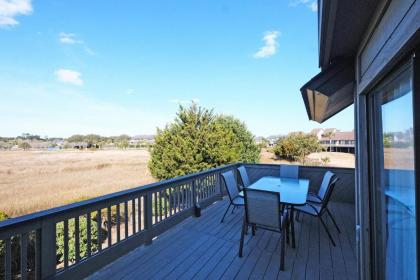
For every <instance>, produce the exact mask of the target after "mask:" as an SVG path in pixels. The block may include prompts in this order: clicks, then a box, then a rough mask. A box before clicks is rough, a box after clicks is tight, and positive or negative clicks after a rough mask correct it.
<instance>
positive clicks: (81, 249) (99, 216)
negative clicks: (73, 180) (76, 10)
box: [0, 163, 354, 280]
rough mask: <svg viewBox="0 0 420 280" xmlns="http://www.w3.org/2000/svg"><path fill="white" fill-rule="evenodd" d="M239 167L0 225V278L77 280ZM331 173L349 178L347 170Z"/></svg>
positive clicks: (267, 168) (253, 168)
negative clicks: (18, 276)
mask: <svg viewBox="0 0 420 280" xmlns="http://www.w3.org/2000/svg"><path fill="white" fill-rule="evenodd" d="M240 165H242V163H234V164H229V165H225V166H220V167H216V168H212V169H208V170H204V171H201V172H197V173H194V174H189V175H184V176H180V177H176V178H173V179H169V180H164V181H160V182H156V183H152V184H148V185H145V186H140V187H136V188H133V189H129V190H124V191H120V192H116V193H112V194H108V195H104V196H101V197H97V198H93V199H89V200H85V201H81V202H76V203H73V204H69V205H65V206H60V207H56V208H52V209H48V210H44V211H40V212H37V213H33V214H29V215H25V216H21V217H17V218H12V219H9V220H6V221H3V222H0V279H3V278H4V279H6V280H9V279H13V278H14V277H16V276H17V275H20V277H21V279H27V278H33V276H35V278H36V279H51V278H54V279H76V278H83V277H85V276H87V275H89V274H91V273H93V272H95V271H96V270H98V269H100V268H101V267H103V266H104V265H106V264H108V263H109V262H111V261H113V260H115V259H117V258H118V257H120V256H122V255H124V254H126V253H128V252H129V251H130V250H133V249H135V248H136V247H138V246H140V245H143V244H150V243H152V240H153V238H154V237H156V236H158V235H159V234H161V233H163V232H164V231H166V230H168V229H170V228H171V227H173V226H174V225H176V224H177V223H179V222H181V221H182V220H184V219H186V218H188V217H190V216H193V215H197V214H198V213H199V211H197V210H199V209H198V207H201V208H205V207H206V206H208V205H210V204H212V203H213V202H215V201H217V200H219V199H221V198H222V196H223V193H224V191H223V188H222V185H221V184H222V180H221V179H220V174H221V173H222V172H224V171H228V170H234V171H235V172H236V168H237V167H239V166H240ZM243 165H245V166H246V167H247V169H248V172H249V175H250V176H251V179H256V178H257V177H258V176H267V175H270V174H277V168H278V166H279V165H271V164H245V163H244V164H243ZM318 169H324V168H323V167H307V166H302V171H305V170H307V171H305V172H309V173H312V174H315V173H316V174H318V175H319V170H318ZM331 169H341V172H342V174H343V175H345V174H347V175H345V176H348V177H349V178H351V177H352V176H351V174H350V173H351V172H349V171H350V169H347V168H331ZM353 170H354V169H353ZM353 172H354V171H353ZM309 175H310V174H309ZM318 175H316V176H318ZM353 177H354V176H353ZM2 245H4V246H2ZM28 249H29V250H28ZM2 250H3V252H2ZM16 252H18V254H17V256H14V255H13V254H16ZM19 252H20V253H19ZM28 252H34V255H31V256H29V254H28ZM15 258H17V259H15ZM4 264H5V265H4ZM18 264H20V266H19V267H17V266H18ZM2 266H4V269H2ZM2 271H4V275H2V273H3V272H2ZM29 274H33V275H29Z"/></svg>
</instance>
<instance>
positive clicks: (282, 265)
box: [280, 225, 288, 271]
mask: <svg viewBox="0 0 420 280" xmlns="http://www.w3.org/2000/svg"><path fill="white" fill-rule="evenodd" d="M287 231H288V229H287V225H286V226H285V227H284V228H283V232H282V233H281V251H280V270H281V271H283V270H284V251H285V247H286V242H285V236H284V234H285V233H286V232H287Z"/></svg>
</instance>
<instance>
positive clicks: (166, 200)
mask: <svg viewBox="0 0 420 280" xmlns="http://www.w3.org/2000/svg"><path fill="white" fill-rule="evenodd" d="M163 193H164V195H163V200H164V202H165V219H166V218H168V197H167V193H166V189H165V190H164V191H163Z"/></svg>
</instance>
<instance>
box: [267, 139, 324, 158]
mask: <svg viewBox="0 0 420 280" xmlns="http://www.w3.org/2000/svg"><path fill="white" fill-rule="evenodd" d="M322 150H323V148H322V146H321V144H319V142H318V139H317V138H316V136H314V135H310V134H304V133H295V134H290V135H289V136H287V137H284V138H282V139H280V140H279V141H278V142H277V143H276V145H275V146H274V148H273V151H274V153H275V154H276V155H277V156H278V157H280V158H283V159H287V160H292V161H300V162H301V163H305V159H306V156H307V155H309V154H311V153H315V152H320V151H322Z"/></svg>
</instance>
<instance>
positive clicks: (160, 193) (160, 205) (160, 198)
mask: <svg viewBox="0 0 420 280" xmlns="http://www.w3.org/2000/svg"><path fill="white" fill-rule="evenodd" d="M162 193H163V191H159V220H160V221H162V220H163V216H164V215H163V210H164V209H163V204H162V203H163V201H162Z"/></svg>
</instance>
